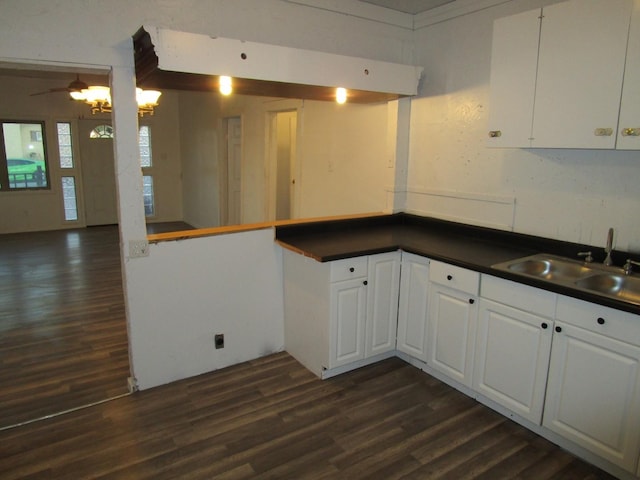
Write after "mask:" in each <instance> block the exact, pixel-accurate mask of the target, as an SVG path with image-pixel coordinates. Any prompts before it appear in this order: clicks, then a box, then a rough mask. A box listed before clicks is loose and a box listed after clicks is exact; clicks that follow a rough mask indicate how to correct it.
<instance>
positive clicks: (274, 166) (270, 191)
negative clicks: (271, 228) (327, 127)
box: [265, 100, 304, 221]
mask: <svg viewBox="0 0 640 480" xmlns="http://www.w3.org/2000/svg"><path fill="white" fill-rule="evenodd" d="M282 103H283V104H282V105H281V106H280V105H279V106H280V107H281V108H275V109H271V110H269V111H267V112H266V116H267V118H266V121H265V125H266V129H267V131H266V134H265V138H266V146H265V150H266V157H267V158H266V191H265V193H266V199H265V200H266V201H265V218H266V219H267V221H275V220H276V205H277V198H276V197H277V193H278V186H277V177H278V137H277V135H278V126H277V123H278V114H280V113H288V112H295V113H296V136H295V145H296V148H295V152H294V155H293V158H292V167H291V170H292V172H293V178H294V180H295V187H294V188H293V194H292V195H291V215H290V217H291V218H298V216H299V214H300V192H301V187H302V155H301V154H300V150H301V148H300V146H301V145H302V138H301V132H302V128H303V110H304V101H303V100H295V101H284V102H282Z"/></svg>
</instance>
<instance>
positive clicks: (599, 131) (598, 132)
mask: <svg viewBox="0 0 640 480" xmlns="http://www.w3.org/2000/svg"><path fill="white" fill-rule="evenodd" d="M593 134H594V135H595V136H596V137H610V136H611V135H613V128H596V129H595V130H594V131H593Z"/></svg>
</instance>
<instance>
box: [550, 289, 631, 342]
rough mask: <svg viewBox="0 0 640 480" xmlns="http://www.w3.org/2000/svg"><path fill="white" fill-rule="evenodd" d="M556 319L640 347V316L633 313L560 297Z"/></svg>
mask: <svg viewBox="0 0 640 480" xmlns="http://www.w3.org/2000/svg"><path fill="white" fill-rule="evenodd" d="M556 319H558V320H561V321H563V322H565V323H568V324H571V325H575V326H577V327H581V328H584V329H586V330H589V331H591V332H596V333H599V334H602V335H606V336H607V337H610V338H615V339H616V340H620V341H622V342H626V343H631V344H633V345H640V316H638V315H634V314H633V313H628V312H622V311H620V310H616V309H614V308H609V307H604V306H602V305H597V304H594V303H589V302H584V301H582V300H577V299H575V298H571V297H565V296H560V295H559V296H558V307H557V310H556Z"/></svg>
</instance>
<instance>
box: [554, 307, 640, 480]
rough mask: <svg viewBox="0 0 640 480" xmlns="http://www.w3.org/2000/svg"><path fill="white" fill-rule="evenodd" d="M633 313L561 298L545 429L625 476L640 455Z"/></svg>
mask: <svg viewBox="0 0 640 480" xmlns="http://www.w3.org/2000/svg"><path fill="white" fill-rule="evenodd" d="M637 322H638V318H637V316H635V315H631V314H626V313H624V312H620V311H616V310H612V309H608V308H606V307H601V306H598V305H592V304H588V303H586V302H581V301H579V300H575V299H571V298H564V297H561V298H559V301H558V314H557V320H556V324H555V331H554V334H553V348H552V353H551V363H550V366H549V380H548V385H547V397H546V404H545V412H544V419H543V425H544V426H545V427H547V428H548V429H550V430H552V431H554V432H556V433H558V434H560V435H562V436H563V437H564V438H567V439H568V440H571V441H572V442H574V443H576V444H577V445H580V446H581V447H583V448H585V449H587V450H589V451H591V452H593V453H595V454H596V455H598V456H599V457H602V458H604V459H606V460H608V461H609V462H611V463H613V464H615V465H618V466H620V467H622V468H624V469H625V470H627V471H629V472H634V473H635V472H636V468H637V461H638V453H639V452H640V338H638V337H639V335H640V334H639V333H638V330H640V329H639V328H638V325H637Z"/></svg>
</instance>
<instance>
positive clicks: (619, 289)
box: [492, 253, 640, 305]
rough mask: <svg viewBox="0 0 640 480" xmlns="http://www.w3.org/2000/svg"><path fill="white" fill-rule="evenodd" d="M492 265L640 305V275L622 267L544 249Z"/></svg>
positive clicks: (496, 267)
mask: <svg viewBox="0 0 640 480" xmlns="http://www.w3.org/2000/svg"><path fill="white" fill-rule="evenodd" d="M492 268H495V269H497V270H502V271H506V272H510V273H515V274H517V275H523V276H525V277H530V278H536V279H540V280H544V281H547V282H549V283H553V284H557V285H563V286H567V287H571V288H575V289H578V290H582V291H586V292H589V293H593V294H596V295H603V296H606V297H609V298H614V299H616V300H621V301H625V302H630V303H634V304H636V305H640V277H638V276H634V275H625V274H624V272H623V269H622V268H618V267H610V266H606V265H602V264H599V263H586V262H584V261H580V260H573V259H570V258H566V257H560V256H557V255H550V254H546V253H541V254H537V255H531V256H528V257H524V258H518V259H516V260H511V261H509V262H503V263H498V264H496V265H492Z"/></svg>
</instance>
